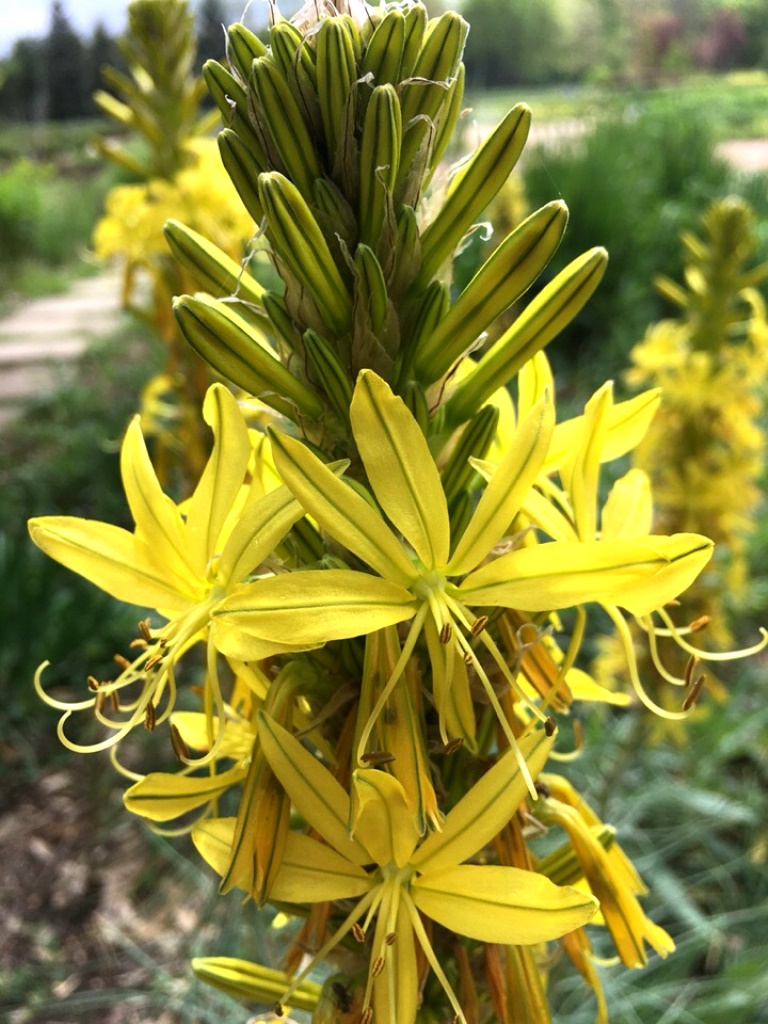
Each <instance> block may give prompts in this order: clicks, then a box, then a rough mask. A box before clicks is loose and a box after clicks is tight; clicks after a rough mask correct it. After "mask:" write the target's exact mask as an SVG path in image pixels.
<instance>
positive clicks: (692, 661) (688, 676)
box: [684, 655, 699, 686]
mask: <svg viewBox="0 0 768 1024" xmlns="http://www.w3.org/2000/svg"><path fill="white" fill-rule="evenodd" d="M698 660H699V659H698V658H694V657H693V655H691V657H690V658H689V659H688V664H687V665H686V666H685V677H684V680H685V685H686V686H690V685H691V682H692V681H693V670H694V668H695V667H696V664H697V663H698Z"/></svg>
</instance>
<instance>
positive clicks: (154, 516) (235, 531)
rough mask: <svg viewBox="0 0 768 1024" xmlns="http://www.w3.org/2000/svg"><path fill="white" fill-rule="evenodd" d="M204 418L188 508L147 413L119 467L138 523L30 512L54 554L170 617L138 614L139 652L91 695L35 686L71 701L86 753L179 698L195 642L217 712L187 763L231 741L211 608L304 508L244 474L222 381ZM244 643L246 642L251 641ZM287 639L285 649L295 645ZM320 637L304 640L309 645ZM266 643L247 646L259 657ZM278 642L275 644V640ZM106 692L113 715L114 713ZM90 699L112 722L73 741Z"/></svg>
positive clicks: (244, 457)
mask: <svg viewBox="0 0 768 1024" xmlns="http://www.w3.org/2000/svg"><path fill="white" fill-rule="evenodd" d="M204 416H205V420H206V422H207V423H208V424H209V425H210V426H211V428H212V430H213V434H214V443H213V449H212V451H211V455H210V458H209V459H208V462H207V464H206V466H205V469H204V471H203V473H202V476H201V477H200V480H199V482H198V484H197V487H196V488H195V490H194V493H193V494H192V497H191V498H190V499H189V500H188V501H187V502H185V503H184V504H183V505H182V506H179V505H177V504H176V503H174V502H173V501H172V499H171V498H169V497H168V496H167V495H166V494H164V493H163V491H162V489H161V487H160V483H159V482H158V479H157V476H156V475H155V472H154V470H153V468H152V464H151V462H150V459H149V455H148V452H147V448H146V445H145V443H144V438H143V435H142V431H141V426H140V422H139V418H138V417H136V418H135V419H134V420H133V421H132V422H131V424H130V426H129V427H128V430H127V432H126V435H125V440H124V441H123V446H122V452H121V472H122V479H123V486H124V488H125V493H126V497H127V499H128V505H129V507H130V510H131V513H132V515H133V519H134V522H135V529H134V531H133V532H130V531H129V530H125V529H122V528H120V527H117V526H111V525H109V524H107V523H100V522H95V521H92V520H86V519H79V518H77V517H73V516H43V517H40V518H36V519H32V520H30V523H29V532H30V535H31V537H32V540H33V541H34V542H35V544H37V546H38V547H40V548H41V549H42V550H43V551H45V552H46V554H48V555H49V556H50V557H51V558H54V559H56V560H57V561H58V562H61V563H62V565H65V566H67V568H69V569H72V570H73V571H74V572H77V573H79V574H80V575H81V576H84V577H85V578H86V579H88V580H90V581H91V583H94V584H95V585H96V586H98V587H101V589H102V590H105V591H106V592H107V593H109V594H111V595H112V596H113V597H115V598H116V599H117V600H120V601H126V602H128V603H130V604H135V605H139V606H140V607H143V608H155V609H156V610H157V612H158V614H159V615H160V616H161V617H162V618H164V619H167V620H168V621H167V622H166V624H165V625H163V626H158V627H154V626H152V625H151V624H150V622H149V620H146V621H143V622H141V623H139V631H140V634H141V635H140V636H139V637H138V638H137V640H135V641H134V642H133V644H132V646H134V647H136V648H138V650H139V654H138V656H137V657H136V658H135V659H134V660H133V661H132V662H128V660H127V659H125V658H122V656H118V658H117V659H116V660H118V662H119V664H120V665H121V667H123V671H122V673H121V674H120V675H119V676H118V678H117V679H115V680H111V681H107V682H100V681H98V680H95V679H91V680H90V682H89V686H90V688H91V690H92V694H91V696H90V697H88V698H87V699H85V700H80V701H73V702H71V703H68V702H64V701H60V700H56V699H54V698H53V697H50V696H49V695H47V694H46V693H45V691H44V690H43V689H42V685H41V682H40V676H41V673H42V670H43V668H44V667H45V665H43V666H41V668H40V669H39V670H38V672H37V676H36V686H37V689H38V692H39V693H40V695H41V696H42V697H43V699H44V700H45V701H46V702H47V703H48V704H50V705H51V706H53V707H56V708H59V709H60V710H62V711H64V715H63V717H62V719H61V721H60V723H59V735H60V737H61V739H62V742H64V743H65V745H67V746H69V747H70V748H71V749H73V750H78V751H82V752H87V751H96V750H103V749H105V748H107V747H111V746H112V745H113V744H115V743H117V742H118V741H119V740H120V739H122V738H123V737H124V736H125V735H126V734H127V733H128V732H129V731H130V730H131V729H133V728H134V727H135V726H137V725H140V724H144V725H146V726H147V727H148V728H150V729H152V728H154V727H155V726H157V725H159V724H160V723H161V722H163V721H164V720H166V719H167V718H168V716H169V715H170V714H171V712H172V711H173V708H174V703H175V695H176V678H175V670H176V666H177V665H178V663H179V661H180V660H181V658H182V657H183V655H184V654H185V652H186V651H187V650H188V649H189V648H190V647H192V646H193V645H194V644H197V643H199V642H203V643H205V644H206V645H207V652H208V653H207V665H208V672H207V675H206V679H205V689H206V697H205V704H206V707H207V709H208V710H207V712H206V714H207V715H208V720H209V722H210V721H212V720H214V719H215V720H216V721H217V722H218V725H217V733H216V737H215V739H214V741H213V742H212V744H211V747H210V749H209V750H208V751H206V752H205V753H204V754H203V755H202V757H201V758H199V759H196V760H195V761H194V762H192V761H190V763H197V764H204V763H207V762H209V761H211V760H212V759H213V758H215V757H216V756H217V754H218V751H219V749H220V746H221V744H222V742H223V740H224V735H225V730H224V728H223V723H224V720H225V709H224V698H223V696H222V692H221V685H220V682H219V673H218V667H217V651H216V644H215V637H214V634H213V632H212V631H211V630H210V629H209V624H210V621H211V614H212V612H213V610H214V609H215V608H216V607H217V606H218V605H219V604H221V602H222V601H223V600H224V599H225V597H226V595H227V594H228V593H229V592H230V590H231V589H232V588H233V587H234V586H236V585H237V584H238V583H240V582H241V581H242V580H243V579H246V578H247V577H248V576H249V575H250V574H251V573H253V572H254V571H256V570H258V569H259V567H260V566H261V565H262V563H263V562H264V560H265V559H267V558H268V557H269V556H271V555H272V554H273V552H274V549H275V547H276V546H277V544H279V542H280V541H281V540H282V539H283V537H284V536H285V534H286V533H287V532H288V530H289V529H290V528H291V526H292V525H293V524H294V523H295V522H296V521H297V520H298V519H300V518H301V517H302V515H303V514H304V513H303V509H302V507H301V505H300V504H299V503H298V501H296V500H295V499H294V498H293V496H292V495H291V493H290V492H289V491H288V489H287V488H285V487H280V488H277V489H276V490H273V491H271V492H269V493H268V494H266V495H264V496H263V497H259V496H258V494H259V489H256V492H255V493H253V492H252V490H251V488H250V485H249V481H248V478H247V468H248V464H249V460H250V458H251V445H250V441H249V437H248V431H247V428H246V426H245V423H244V421H243V417H242V415H241V413H240V410H239V408H238V405H237V402H236V400H235V398H234V397H233V396H232V394H231V393H230V392H229V391H228V390H227V388H225V387H224V386H223V385H221V384H214V385H212V386H211V388H210V389H209V391H208V394H207V397H206V401H205V408H204ZM242 646H243V645H241V647H242ZM294 646H295V645H293V644H291V643H290V642H288V643H286V644H284V645H283V647H282V649H283V650H288V651H290V650H293V649H294ZM308 646H311V645H309V644H304V645H303V648H304V649H306V647H308ZM257 647H258V644H257V643H254V642H252V643H249V644H247V645H245V648H246V649H245V650H244V654H245V656H246V658H248V657H254V656H256V657H258V651H255V650H254V648H257ZM270 647H271V648H272V649H274V647H275V645H274V644H272V645H270ZM107 701H109V706H110V708H111V713H110V714H106V713H105V705H106V702H107ZM85 708H93V709H94V711H95V714H96V717H97V719H98V720H99V721H100V722H101V723H102V724H103V725H105V726H106V727H107V728H108V729H109V730H110V731H111V735H109V736H108V737H107V738H106V739H103V740H101V741H99V742H97V743H93V744H88V745H83V744H80V743H75V742H73V741H72V740H71V739H69V738H68V737H67V736H66V734H65V732H64V726H65V723H66V721H67V719H68V718H69V717H70V715H71V714H72V713H73V712H74V711H79V710H83V709H85Z"/></svg>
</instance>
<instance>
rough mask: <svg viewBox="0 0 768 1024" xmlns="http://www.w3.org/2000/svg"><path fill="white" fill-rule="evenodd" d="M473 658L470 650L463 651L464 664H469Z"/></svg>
mask: <svg viewBox="0 0 768 1024" xmlns="http://www.w3.org/2000/svg"><path fill="white" fill-rule="evenodd" d="M474 660H475V659H474V657H473V655H472V651H465V652H464V663H465V664H466V665H471V664H472V662H473V661H474Z"/></svg>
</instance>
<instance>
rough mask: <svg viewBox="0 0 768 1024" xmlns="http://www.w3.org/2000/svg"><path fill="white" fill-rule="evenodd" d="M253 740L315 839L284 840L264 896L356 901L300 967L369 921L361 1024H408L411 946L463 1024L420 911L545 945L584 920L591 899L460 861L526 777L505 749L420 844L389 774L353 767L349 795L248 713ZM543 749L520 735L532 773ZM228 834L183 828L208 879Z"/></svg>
mask: <svg viewBox="0 0 768 1024" xmlns="http://www.w3.org/2000/svg"><path fill="white" fill-rule="evenodd" d="M259 738H260V740H261V744H262V749H263V750H264V753H265V755H266V757H267V759H268V761H269V763H270V765H271V767H272V769H273V771H274V772H275V775H276V776H277V777H278V779H279V780H280V782H281V784H282V785H283V786H284V788H285V790H286V792H287V793H288V795H289V796H290V798H291V801H292V802H293V804H294V805H295V807H296V810H297V811H298V813H299V814H300V815H301V816H302V817H303V818H304V819H305V821H306V822H307V824H308V825H310V826H311V827H312V828H313V829H315V830H316V831H317V832H318V833H319V834H320V835H321V836H322V837H323V839H324V840H325V843H326V844H327V845H325V844H324V843H321V842H319V841H318V840H317V839H313V838H312V837H311V836H309V835H305V834H303V833H295V832H292V833H290V834H289V836H288V841H287V843H286V848H285V855H284V859H283V863H282V866H281V868H280V871H279V872H278V874H277V877H276V879H275V882H274V886H273V889H272V898H273V899H274V900H277V901H279V902H285V903H292V904H305V903H317V902H321V901H333V900H349V899H356V900H357V902H356V903H355V906H354V907H353V909H352V910H351V911H350V912H349V913H348V914H347V916H346V918H345V919H344V921H343V922H342V924H341V925H340V926H339V928H338V929H337V930H336V932H335V933H334V934H333V935H332V936H331V938H330V939H329V940H328V942H326V943H325V945H324V946H323V948H322V949H320V950H319V951H318V952H317V953H316V955H315V957H314V958H313V961H312V963H313V964H314V963H315V962H317V961H320V960H323V959H325V958H326V957H327V956H328V954H329V953H330V952H331V950H332V949H333V948H334V947H335V946H336V945H337V944H338V943H339V942H340V941H341V940H342V939H343V938H344V936H345V935H346V934H348V933H349V932H350V931H354V932H355V934H356V935H357V936H358V938H363V937H364V933H365V932H366V931H367V928H368V926H369V924H370V923H371V922H372V921H373V918H374V916H375V917H376V925H375V929H374V936H373V941H372V945H371V960H370V971H369V976H368V983H367V987H366V993H365V997H364V1000H363V1004H364V1010H363V1018H362V1019H363V1020H371V1011H372V1013H373V1018H374V1019H375V1020H376V1022H377V1024H413V1022H414V1021H415V1019H416V1010H417V1005H418V977H417V967H416V956H415V946H416V942H418V943H419V945H420V946H421V948H422V950H423V952H424V955H425V956H426V958H427V961H428V962H429V965H430V967H431V968H432V970H433V971H434V973H435V974H436V975H437V977H438V979H439V980H440V982H441V984H442V986H443V988H444V989H445V992H446V994H447V996H448V998H449V1000H450V1002H451V1005H452V1007H453V1010H454V1012H455V1014H456V1018H457V1020H458V1021H461V1022H462V1024H466V1018H465V1016H464V1014H463V1012H462V1008H461V1006H460V1005H459V1002H458V1000H457V998H456V996H455V994H454V992H453V990H452V988H451V986H450V984H449V982H448V980H447V978H446V976H445V973H444V971H443V969H442V967H441V965H440V963H439V962H438V959H437V957H436V956H435V953H434V950H433V949H432V945H431V943H430V941H429V938H428V936H427V933H426V931H425V928H424V924H423V922H422V920H421V916H420V914H421V913H423V914H425V915H426V916H427V917H429V918H431V919H432V920H433V921H436V922H437V923H438V924H442V925H444V926H445V927H447V928H449V929H451V930H452V931H455V932H458V933H459V934H461V935H466V936H468V937H469V938H473V939H476V940H479V941H485V942H493V943H503V944H510V943H514V944H528V943H538V942H543V941H546V940H548V939H553V938H557V937H559V936H560V935H563V934H565V933H566V932H569V931H572V930H573V929H574V928H577V927H580V926H581V925H582V924H584V923H585V922H586V921H588V920H589V919H590V918H591V917H592V916H593V914H594V913H595V911H596V909H597V903H596V901H594V899H593V898H592V897H591V896H589V895H587V894H584V893H581V892H579V891H578V890H576V889H572V888H569V887H567V886H561V887H559V886H556V885H554V884H553V883H551V882H549V880H548V879H546V878H545V877H544V876H543V875H540V874H537V873H536V872H534V871H524V870H522V869H520V868H513V867H505V866H502V865H476V864H465V863H464V862H465V861H466V860H467V859H468V858H470V857H472V856H473V855H474V854H475V853H477V851H478V850H480V849H482V847H484V846H485V845H486V844H487V843H488V842H490V840H492V839H493V838H494V836H496V835H497V834H498V832H499V831H500V830H501V829H502V828H503V827H504V826H505V825H506V824H507V822H508V821H509V819H510V818H511V817H512V815H513V814H514V813H515V811H516V810H517V808H518V806H519V805H520V803H521V802H522V800H523V799H524V797H525V793H526V782H525V779H524V778H523V775H522V773H521V772H520V771H519V768H518V766H517V763H516V759H515V753H514V751H511V750H510V751H508V752H507V753H506V754H505V755H503V756H502V757H501V758H500V759H499V761H497V762H496V764H495V765H494V766H493V767H492V768H491V769H489V771H487V772H486V774H485V775H484V776H483V777H482V778H481V779H480V780H479V781H478V782H477V783H476V784H475V785H474V786H473V787H472V788H471V789H470V790H469V791H468V792H467V793H466V794H465V795H464V797H463V798H462V799H461V800H460V801H459V803H458V804H456V806H455V807H454V808H453V809H452V810H451V811H450V812H449V813H448V815H447V816H446V819H445V823H444V825H443V828H442V831H440V832H433V833H431V834H430V835H429V836H428V837H427V838H426V839H424V840H423V841H420V836H419V833H418V830H417V828H416V825H415V822H414V817H413V813H412V811H411V809H410V807H409V805H408V801H407V798H406V795H405V792H404V790H403V788H402V786H401V785H400V783H399V782H398V781H397V780H396V779H395V778H393V776H391V775H388V774H386V773H385V772H382V771H378V770H376V769H372V768H364V769H357V770H356V771H355V772H354V773H353V777H352V797H351V799H350V796H349V795H348V794H347V793H346V791H345V790H344V789H343V788H342V787H341V785H340V784H339V783H338V782H337V781H336V779H335V778H334V777H333V776H332V775H331V773H330V772H329V771H328V770H327V769H326V768H324V767H323V766H322V765H321V764H320V762H319V761H318V760H317V758H316V757H314V756H313V755H312V754H311V753H310V752H309V751H308V750H306V749H305V748H304V747H303V746H302V745H301V744H300V743H299V742H298V740H297V739H295V738H294V737H293V736H292V735H291V734H290V733H289V732H287V731H286V730H285V729H283V728H282V727H281V726H279V725H278V724H277V723H276V722H274V721H273V720H272V719H270V718H269V717H268V716H266V715H264V714H261V715H260V716H259ZM551 745H552V739H551V737H547V736H546V735H545V734H544V732H543V731H541V730H540V731H538V732H535V733H530V734H528V735H527V736H526V737H524V738H523V739H521V740H520V746H521V748H522V750H523V752H524V756H525V758H526V761H527V763H528V765H529V766H530V770H531V772H532V773H533V774H534V775H535V774H537V773H538V772H539V771H540V769H541V768H542V767H543V765H544V762H545V760H546V758H547V755H548V753H549V750H550V748H551ZM353 818H354V820H355V826H354V830H353V832H352V834H351V835H350V832H349V823H350V821H351V820H352V819H353ZM233 830H234V822H233V819H228V818H220V819H214V820H209V821H205V822H203V823H201V824H200V825H198V826H197V827H196V829H195V830H194V832H193V839H194V840H195V844H196V846H197V848H198V851H199V852H200V854H201V855H202V856H203V858H204V859H205V860H207V861H208V863H210V864H211V866H212V867H213V868H214V869H215V870H217V871H219V872H220V873H221V872H222V871H223V869H224V866H225V865H226V863H227V862H228V858H229V850H230V848H231V844H232V836H233ZM361 921H362V922H363V924H362V925H361V924H360V922H361ZM311 966H312V965H310V967H308V968H306V969H305V970H304V971H303V972H302V973H301V974H300V975H299V976H298V977H297V978H296V979H295V981H294V984H293V985H292V986H291V987H290V988H289V989H288V990H287V992H286V993H285V995H284V997H283V1001H285V1002H290V999H291V994H292V991H293V989H294V987H295V986H296V985H297V984H298V983H299V982H300V981H301V979H302V978H303V976H304V975H305V974H306V973H307V971H308V970H309V969H310V968H311Z"/></svg>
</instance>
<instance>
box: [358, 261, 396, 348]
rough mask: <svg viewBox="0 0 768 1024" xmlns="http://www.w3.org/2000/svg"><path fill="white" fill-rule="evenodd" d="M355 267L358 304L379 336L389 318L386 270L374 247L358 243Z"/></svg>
mask: <svg viewBox="0 0 768 1024" xmlns="http://www.w3.org/2000/svg"><path fill="white" fill-rule="evenodd" d="M355 268H356V270H357V276H356V278H355V301H356V304H357V305H358V306H360V307H362V309H364V310H365V311H366V312H367V314H368V317H369V318H370V323H371V328H372V330H373V333H374V334H375V335H377V336H379V335H381V333H382V331H383V329H384V324H385V323H386V320H387V310H388V303H389V299H388V296H387V283H386V281H385V280H384V272H383V270H382V269H381V264H380V263H379V261H378V260H377V259H376V254H375V253H374V251H373V249H371V248H369V247H368V246H367V245H358V247H357V250H356V251H355Z"/></svg>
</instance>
